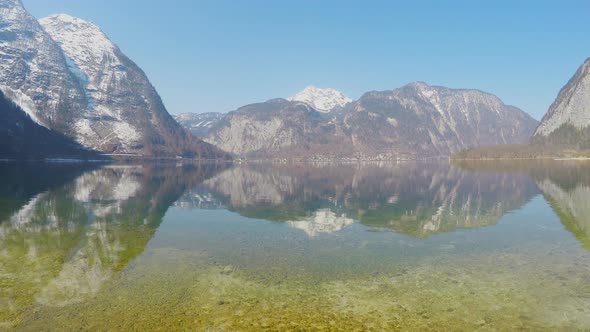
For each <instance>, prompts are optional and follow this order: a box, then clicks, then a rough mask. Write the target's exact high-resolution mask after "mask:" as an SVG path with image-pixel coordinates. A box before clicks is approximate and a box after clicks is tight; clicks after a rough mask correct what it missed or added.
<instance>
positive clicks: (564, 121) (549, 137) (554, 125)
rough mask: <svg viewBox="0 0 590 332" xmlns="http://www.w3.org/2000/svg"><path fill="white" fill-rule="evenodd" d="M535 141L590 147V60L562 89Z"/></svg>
mask: <svg viewBox="0 0 590 332" xmlns="http://www.w3.org/2000/svg"><path fill="white" fill-rule="evenodd" d="M533 142H541V143H548V144H555V145H566V146H568V147H571V148H583V149H589V148H590V59H587V60H586V61H585V62H584V64H582V66H581V67H580V68H579V69H578V71H577V72H576V74H575V75H574V76H573V77H572V78H571V79H570V81H569V82H568V83H567V84H566V85H565V86H564V87H563V88H562V89H561V91H560V92H559V95H558V96H557V99H556V100H555V102H554V103H553V104H552V105H551V107H550V108H549V111H548V112H547V114H545V116H544V117H543V120H542V121H541V124H540V125H539V127H538V128H537V130H536V132H535V135H534V138H533Z"/></svg>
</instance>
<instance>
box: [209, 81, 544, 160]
mask: <svg viewBox="0 0 590 332" xmlns="http://www.w3.org/2000/svg"><path fill="white" fill-rule="evenodd" d="M536 126H537V121H535V120H534V119H533V118H531V117H530V116H529V115H528V114H526V113H524V112H523V111H521V110H519V109H518V108H516V107H512V106H507V105H505V104H504V103H502V101H501V100H500V99H499V98H497V97H495V96H493V95H491V94H487V93H484V92H481V91H477V90H455V89H449V88H444V87H434V86H429V85H427V84H425V83H420V82H419V83H412V84H409V85H406V86H404V87H402V88H399V89H396V90H391V91H381V92H377V91H374V92H368V93H366V94H365V95H363V96H362V97H361V98H360V99H359V100H358V101H356V102H353V103H349V104H348V105H347V106H346V107H344V108H343V109H341V110H340V111H338V112H335V113H323V112H320V111H318V110H316V109H314V108H313V107H312V106H310V105H309V104H308V103H304V102H295V101H288V100H284V99H277V100H271V101H267V102H265V103H259V104H252V105H248V106H245V107H242V108H240V109H238V110H237V111H235V112H231V113H229V114H228V116H227V117H226V118H225V119H224V120H223V121H221V122H219V123H218V124H217V125H216V126H214V127H213V128H212V129H211V132H210V134H209V136H208V137H207V138H206V140H207V141H208V142H210V143H213V144H216V145H218V146H220V147H221V148H223V149H225V150H227V151H231V152H233V153H236V154H240V155H244V156H256V157H272V158H275V157H277V158H306V159H310V158H312V159H315V158H320V159H342V158H345V159H397V158H410V159H412V158H425V157H437V156H449V155H451V154H452V153H454V152H457V151H459V150H462V149H465V148H469V147H473V146H483V145H497V144H514V143H523V142H526V141H528V139H529V138H530V136H531V135H532V133H533V131H534V129H535V128H536Z"/></svg>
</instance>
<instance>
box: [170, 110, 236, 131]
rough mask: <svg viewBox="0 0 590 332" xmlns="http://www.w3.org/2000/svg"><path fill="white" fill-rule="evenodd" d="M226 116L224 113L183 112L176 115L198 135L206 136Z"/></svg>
mask: <svg viewBox="0 0 590 332" xmlns="http://www.w3.org/2000/svg"><path fill="white" fill-rule="evenodd" d="M224 117H225V114H223V113H217V112H210V113H181V114H178V115H175V116H174V120H176V121H177V122H178V123H179V124H180V125H181V126H183V127H184V128H185V129H187V130H189V131H190V132H191V133H192V134H193V135H195V136H197V137H205V136H207V135H208V134H209V130H211V128H213V126H215V125H216V124H217V123H218V122H219V121H221V120H222V119H223V118H224Z"/></svg>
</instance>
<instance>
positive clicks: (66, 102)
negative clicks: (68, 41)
mask: <svg viewBox="0 0 590 332" xmlns="http://www.w3.org/2000/svg"><path fill="white" fill-rule="evenodd" d="M0 90H2V92H4V94H5V95H6V97H8V98H9V99H11V100H12V101H13V102H15V103H16V104H17V105H18V106H19V107H20V108H21V109H22V110H23V111H25V112H26V113H27V114H28V115H29V116H30V117H31V119H32V120H34V121H35V122H36V123H38V124H40V125H43V126H45V127H53V128H55V127H60V129H61V130H62V131H68V130H69V125H68V124H67V123H65V121H64V120H66V119H68V118H69V117H70V116H71V112H73V111H75V110H76V109H80V108H85V107H86V106H85V100H84V93H83V91H82V89H81V88H80V85H79V84H78V82H77V81H76V78H75V77H74V76H73V75H72V73H71V72H70V71H69V70H68V68H67V65H66V61H65V58H64V56H63V54H62V51H61V50H60V48H59V46H58V45H56V44H55V42H54V41H53V40H52V39H51V37H50V36H49V35H48V34H47V33H46V32H45V31H44V30H43V28H42V27H41V26H40V25H39V23H38V22H37V19H35V18H34V17H33V16H32V15H30V14H29V13H28V12H27V11H26V10H25V8H24V7H23V6H22V3H21V1H20V0H0Z"/></svg>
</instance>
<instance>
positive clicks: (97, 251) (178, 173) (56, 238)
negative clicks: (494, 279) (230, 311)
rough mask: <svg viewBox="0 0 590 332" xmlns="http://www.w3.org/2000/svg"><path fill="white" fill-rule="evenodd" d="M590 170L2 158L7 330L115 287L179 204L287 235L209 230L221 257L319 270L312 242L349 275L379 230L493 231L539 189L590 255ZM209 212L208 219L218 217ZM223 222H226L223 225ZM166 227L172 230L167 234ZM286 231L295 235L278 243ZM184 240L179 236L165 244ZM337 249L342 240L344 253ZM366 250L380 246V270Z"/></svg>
mask: <svg viewBox="0 0 590 332" xmlns="http://www.w3.org/2000/svg"><path fill="white" fill-rule="evenodd" d="M588 174H590V166H589V165H588V164H583V163H582V164H580V163H563V164H561V163H558V164H551V165H533V166H531V165H529V166H527V167H514V168H512V167H508V168H502V167H483V168H479V169H477V170H474V169H473V168H470V167H456V166H452V165H448V164H444V163H440V164H439V163H432V164H411V163H400V164H362V165H357V164H354V165H352V164H345V165H325V164H295V165H282V164H281V165H272V164H246V165H236V166H228V165H217V164H198V165H197V164H195V165H156V164H148V165H131V166H126V165H108V166H104V167H99V166H84V165H68V164H64V165H52V164H47V165H44V164H38V165H37V164H25V165H15V164H10V163H0V180H2V182H1V183H0V271H1V273H0V324H1V325H0V327H2V326H7V327H12V326H17V325H19V324H20V323H21V322H22V321H23V320H26V317H31V316H30V315H31V312H34V311H31V310H33V309H32V308H39V307H42V308H68V307H69V306H72V305H76V304H80V303H84V302H86V301H89V300H90V299H92V298H95V297H98V296H99V294H100V293H101V291H102V290H103V288H104V287H105V286H104V285H105V284H106V283H108V282H110V281H112V280H113V279H116V278H117V277H118V276H124V274H125V273H126V271H128V270H129V269H132V267H133V265H134V263H133V262H134V261H136V260H137V259H138V258H139V257H140V256H142V254H143V253H144V251H145V250H146V247H147V246H148V243H149V242H150V240H152V239H153V238H154V236H155V234H156V232H157V230H158V229H160V228H162V227H161V226H162V221H163V220H165V217H166V216H167V215H168V212H169V210H170V208H171V207H174V208H176V209H178V210H179V211H195V212H198V211H206V210H219V211H223V210H227V211H229V212H228V213H232V214H234V215H240V216H241V217H245V218H242V219H244V220H252V221H253V222H256V223H257V224H256V225H265V224H268V225H277V226H279V227H280V228H273V229H272V230H270V229H268V230H266V229H264V230H265V232H268V233H271V232H276V233H279V235H280V236H279V237H278V238H277V239H274V238H270V237H266V235H264V236H263V237H262V238H264V239H267V240H268V243H266V244H265V243H260V245H259V246H253V245H252V243H255V242H256V241H259V239H257V238H253V239H248V237H249V236H252V234H259V233H256V232H261V230H262V229H263V228H259V227H264V226H256V227H254V224H252V225H251V226H248V225H245V224H244V222H242V224H241V225H237V224H233V226H234V227H237V228H240V227H241V229H246V228H247V227H252V229H254V228H256V230H255V231H254V230H253V231H252V232H253V233H252V234H246V233H247V232H243V233H244V234H243V235H239V234H238V235H236V234H235V233H232V232H231V231H228V232H227V233H223V232H222V231H220V232H222V233H219V234H217V233H215V232H217V231H218V230H216V229H213V230H212V234H213V235H210V238H207V236H209V235H207V234H204V235H202V236H203V237H202V238H199V239H200V240H202V241H203V242H202V243H201V244H200V245H201V246H202V247H203V248H205V249H207V248H206V246H207V245H208V243H215V248H213V247H211V248H210V249H212V250H211V251H210V252H209V254H210V255H211V257H212V258H211V259H212V260H214V261H218V260H223V256H224V255H226V254H227V255H232V253H233V252H234V251H231V250H234V248H238V249H239V250H241V251H240V252H241V255H244V256H239V257H235V259H236V260H242V262H243V265H247V264H250V262H256V261H257V260H258V261H259V259H260V257H263V254H264V253H262V254H261V252H260V250H263V249H264V248H265V246H268V248H272V249H273V250H274V251H275V252H274V253H273V255H266V254H264V255H266V256H264V257H267V258H268V257H271V256H272V259H279V258H277V257H280V256H281V255H283V251H282V249H281V248H282V247H284V248H283V249H284V250H285V251H284V252H285V253H289V254H293V251H292V249H293V248H295V249H297V250H300V251H301V253H302V254H301V255H303V256H297V255H299V254H293V257H291V258H287V257H285V258H284V259H282V258H281V259H282V261H283V262H284V263H285V264H286V266H292V264H300V266H299V267H300V270H304V269H305V268H309V267H310V266H315V265H313V264H307V265H306V264H304V263H303V262H302V260H305V259H309V260H311V259H312V258H311V256H310V255H308V253H305V250H317V252H318V253H317V255H312V256H313V259H317V262H318V263H317V264H318V265H322V264H324V263H326V262H325V260H326V259H328V258H329V259H330V262H331V264H334V266H326V268H325V269H326V270H329V269H333V270H334V271H336V272H337V271H343V272H346V271H348V272H350V271H351V270H346V269H341V270H338V269H337V268H336V265H335V264H340V263H342V265H343V266H344V265H346V264H348V263H350V262H349V261H347V258H346V257H335V256H330V255H332V254H331V253H336V252H338V250H344V251H343V252H347V253H348V254H349V255H354V252H355V250H357V249H358V248H376V247H379V246H385V244H386V243H388V241H391V238H384V237H383V236H384V235H383V233H387V234H392V233H391V232H394V233H398V234H404V235H409V236H410V237H406V238H407V239H410V240H408V242H407V243H409V245H412V241H415V242H428V241H429V240H431V239H432V238H436V236H435V235H436V234H444V233H447V234H452V233H454V232H456V231H459V230H461V229H478V228H482V227H486V226H492V225H495V224H498V223H499V222H500V221H501V220H503V218H504V217H506V216H507V215H510V214H512V213H515V212H518V211H519V210H521V209H523V208H524V207H525V206H527V204H528V203H529V202H531V201H535V200H537V199H541V198H540V197H543V198H544V199H545V200H546V201H547V202H548V203H549V205H550V206H551V208H552V209H553V211H554V212H555V215H556V216H558V217H559V220H560V221H561V222H562V224H563V225H564V227H565V229H567V230H568V231H569V232H571V233H572V234H573V236H574V237H575V238H576V239H577V241H579V243H581V245H582V246H583V247H584V248H586V249H588V250H590V204H589V203H590V176H589V175H588ZM201 219H202V218H201ZM206 220H207V221H206V223H205V224H206V225H208V226H207V227H211V225H215V224H216V223H217V220H214V219H212V220H209V219H206ZM198 222H200V221H199V220H196V219H195V220H194V223H198ZM269 222H271V223H269ZM205 224H204V225H205ZM218 224H219V225H221V226H220V227H227V225H229V224H227V221H221V220H220V221H219V223H218ZM533 226H534V225H533ZM175 227H179V226H175ZM183 227H188V226H187V225H185V226H183ZM523 227H532V226H526V225H524V226H523ZM164 228H165V227H164ZM492 228H493V227H492ZM281 229H291V231H292V232H299V234H300V235H301V236H303V237H304V238H307V239H309V241H313V239H317V238H320V237H330V236H333V235H334V236H337V235H340V234H347V235H346V236H347V237H346V239H347V241H349V240H351V239H355V237H356V238H357V241H356V242H355V241H352V242H354V243H352V242H351V244H350V245H349V246H345V245H343V244H341V243H335V242H329V241H328V242H329V243H326V244H322V243H320V244H318V245H317V246H315V247H312V246H311V245H310V246H309V247H305V246H303V248H301V246H302V245H301V241H302V240H300V239H291V238H286V236H287V235H285V234H286V233H281V232H282V231H281ZM175 231H176V232H179V233H172V234H176V235H175V236H180V234H182V233H183V231H184V230H183V229H180V230H179V229H176V230H175ZM236 232H240V231H239V230H238V231H236ZM347 232H348V233H347ZM355 232H356V233H355ZM358 232H363V235H359V234H360V233H358ZM189 233H190V232H189ZM377 233H378V234H377ZM166 234H168V236H170V234H171V233H170V230H168V233H166ZM187 234H188V233H187ZM490 234H492V235H490V236H497V234H495V233H490ZM493 234H495V235H493ZM508 235H509V234H507V236H508ZM257 236H258V235H257ZM544 236H545V235H544ZM371 237H373V238H371ZM468 237H469V235H465V236H464V237H463V238H468ZM164 238H165V236H164ZM481 238H482V237H481V236H480V237H479V239H481ZM285 239H287V240H286V241H290V242H289V243H287V244H284V245H283V246H281V241H285ZM323 239H326V238H323ZM395 239H396V241H399V245H400V246H402V245H406V244H405V243H404V240H403V239H401V238H395ZM176 240H177V238H175V237H174V236H173V237H172V238H170V239H168V241H169V242H167V243H173V242H174V241H176ZM207 240H210V241H212V242H207ZM223 241H229V242H223ZM231 241H234V242H231ZM240 241H241V242H240ZM372 241H373V242H374V243H373V242H372ZM241 245H243V246H250V247H251V248H240V246H241ZM322 245H324V247H322ZM338 246H343V247H342V248H340V249H334V248H339V247H338ZM452 246H453V243H452V242H451V243H450V244H445V243H442V244H440V243H438V242H436V241H435V242H433V246H432V248H427V249H424V250H425V252H426V253H430V252H434V250H438V251H441V250H442V251H443V252H444V250H446V249H445V248H446V247H452ZM180 247H181V246H180ZM223 247H227V248H229V249H228V250H227V251H224V250H222V249H221V248H223ZM311 248H314V249H311ZM355 248H357V249H355ZM396 248H397V247H396ZM465 248H466V247H465ZM398 249H399V248H398ZM187 250H188V249H187ZM199 250H202V249H199ZM215 250H217V251H215ZM323 250H325V251H323ZM371 250H372V249H371ZM387 250H392V249H391V248H390V247H387V248H386V249H383V252H384V256H379V255H377V254H375V253H376V252H377V251H375V252H373V251H367V252H362V253H360V252H358V255H359V260H360V261H361V262H363V263H362V264H361V263H355V264H357V265H355V268H356V267H362V266H363V264H365V265H364V266H366V267H369V266H378V265H379V263H381V262H386V261H387V262H391V260H393V259H394V257H393V256H392V255H390V254H389V253H388V252H387ZM395 250H397V249H395ZM204 251H206V250H204ZM204 251H203V252H204ZM397 251H398V252H397V253H396V254H397V255H404V252H400V251H399V250H397ZM228 253H229V254H228ZM248 255H250V256H251V257H249V256H248ZM362 255H369V256H370V255H374V256H371V259H372V260H374V261H375V262H376V263H375V265H370V264H372V263H369V262H368V261H366V260H364V259H363V258H362ZM143 256H145V255H143ZM383 257H388V258H387V259H388V260H389V261H388V260H386V259H385V258H383ZM232 259H233V258H232ZM351 259H352V258H351ZM232 264H234V267H229V268H227V269H229V270H227V271H230V272H231V271H233V269H234V268H241V267H243V266H240V262H235V263H232ZM272 266H275V267H276V268H277V271H280V273H283V272H284V271H283V270H281V268H282V267H280V266H279V265H277V264H276V262H274V261H269V262H268V264H267V263H260V265H258V266H256V265H254V263H252V267H253V268H256V267H264V268H268V267H272ZM351 266H352V265H351ZM224 271H225V270H223V271H222V273H223V274H224V275H225V274H226V272H227V271H226V272H224ZM230 272H227V273H230ZM294 275H299V274H294ZM269 280H270V278H269ZM56 310H57V309H56Z"/></svg>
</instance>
